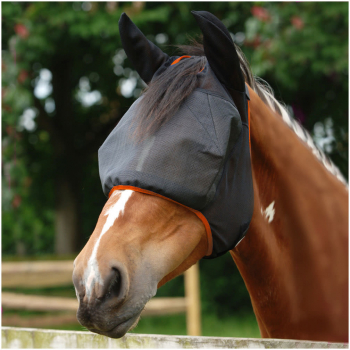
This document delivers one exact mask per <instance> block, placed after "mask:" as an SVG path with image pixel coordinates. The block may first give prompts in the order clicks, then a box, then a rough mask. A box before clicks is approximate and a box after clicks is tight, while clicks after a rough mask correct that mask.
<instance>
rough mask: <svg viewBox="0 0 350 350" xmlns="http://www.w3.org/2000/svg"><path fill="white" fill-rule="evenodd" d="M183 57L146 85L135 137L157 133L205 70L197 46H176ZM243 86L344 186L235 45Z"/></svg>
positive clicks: (344, 181) (334, 170)
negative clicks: (258, 98)
mask: <svg viewBox="0 0 350 350" xmlns="http://www.w3.org/2000/svg"><path fill="white" fill-rule="evenodd" d="M176 47H177V48H178V49H179V50H180V51H181V53H182V54H183V55H189V56H192V57H191V58H189V59H185V60H182V61H181V64H175V65H173V66H170V67H169V68H170V69H169V68H168V69H166V74H160V75H159V76H158V77H157V78H156V79H154V80H152V82H151V83H150V84H149V85H148V87H147V88H146V89H145V90H144V91H143V93H142V100H141V102H140V104H139V108H138V111H139V112H138V114H139V117H140V118H139V120H138V122H139V124H138V127H137V129H136V130H137V133H138V135H146V134H148V133H150V132H152V131H155V130H157V129H158V128H159V127H160V126H161V125H162V124H163V123H164V122H166V121H167V120H169V119H170V118H171V117H172V116H173V115H174V114H175V112H176V111H177V110H178V108H179V107H180V105H181V104H182V102H183V101H184V100H185V99H186V98H187V97H188V96H189V95H190V94H191V93H192V91H193V90H194V89H195V88H196V87H197V86H198V78H197V73H198V72H199V71H200V70H201V69H202V68H203V67H204V66H205V64H206V61H207V59H206V57H205V53H204V48H203V45H202V44H201V43H199V42H198V41H195V40H193V39H192V40H191V45H177V46H176ZM235 47H236V51H237V54H238V57H239V60H240V66H241V70H242V73H243V76H244V79H245V82H246V83H247V84H248V85H249V86H250V87H251V88H252V89H253V90H254V91H255V92H256V93H257V95H258V96H259V97H260V98H261V99H262V101H263V102H264V103H265V104H266V105H267V106H268V107H269V108H270V109H271V110H272V111H273V112H275V113H277V114H278V115H280V116H281V117H282V120H283V121H284V122H285V123H286V124H287V125H288V126H289V128H290V129H292V130H293V131H294V132H295V134H296V135H297V136H298V137H299V139H300V140H302V141H303V142H305V143H306V145H307V146H308V148H309V149H310V150H311V151H312V153H313V154H314V155H315V156H316V158H317V159H318V160H319V161H320V162H321V163H322V164H323V165H324V166H325V168H326V169H327V170H328V171H329V172H330V173H331V174H333V175H334V176H336V177H337V178H338V179H339V180H340V181H341V182H342V183H343V184H344V185H345V186H347V181H346V180H345V178H344V176H343V174H342V173H341V172H340V170H339V169H338V167H337V166H336V165H335V164H334V163H333V162H332V161H331V160H330V159H329V157H328V156H327V155H326V154H325V153H324V152H323V151H322V150H321V149H320V148H319V147H318V146H317V145H316V144H315V142H314V140H313V139H312V137H311V135H310V133H309V132H308V131H307V130H306V129H305V128H304V127H303V126H302V125H301V124H300V123H299V122H298V121H297V120H296V119H295V118H294V117H293V116H292V115H291V113H290V112H289V111H288V109H287V107H286V106H285V105H284V104H282V103H280V102H279V101H278V100H277V99H276V97H275V96H274V92H273V90H272V88H271V87H270V85H269V84H268V83H267V82H266V81H264V80H263V79H261V78H259V77H257V76H254V75H253V73H252V71H251V68H250V65H249V63H248V61H247V59H246V57H245V56H244V54H243V52H242V50H241V49H240V47H239V46H238V45H236V44H235Z"/></svg>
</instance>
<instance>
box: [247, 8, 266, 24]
mask: <svg viewBox="0 0 350 350" xmlns="http://www.w3.org/2000/svg"><path fill="white" fill-rule="evenodd" d="M251 12H252V14H253V16H254V17H256V18H257V19H260V20H261V21H263V22H267V21H269V20H270V19H271V16H270V14H269V12H268V11H267V10H266V9H265V8H263V7H261V6H253V7H252V8H251Z"/></svg>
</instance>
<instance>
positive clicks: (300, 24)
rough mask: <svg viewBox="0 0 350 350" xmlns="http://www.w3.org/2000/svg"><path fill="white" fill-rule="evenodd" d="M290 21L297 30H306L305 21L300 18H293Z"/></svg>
mask: <svg viewBox="0 0 350 350" xmlns="http://www.w3.org/2000/svg"><path fill="white" fill-rule="evenodd" d="M290 21H291V23H292V25H293V26H294V27H295V28H296V29H299V30H300V29H303V28H304V21H303V20H302V19H301V18H300V17H298V16H293V17H292V18H291V20H290Z"/></svg>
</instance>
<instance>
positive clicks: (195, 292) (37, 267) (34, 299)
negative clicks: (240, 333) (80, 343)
mask: <svg viewBox="0 0 350 350" xmlns="http://www.w3.org/2000/svg"><path fill="white" fill-rule="evenodd" d="M72 273H73V261H35V262H29V261H28V262H27V261H25V262H4V263H2V287H5V288H17V287H20V288H44V287H55V286H61V285H71V284H72ZM1 303H2V307H3V308H4V309H16V310H33V311H67V312H74V313H75V312H76V311H77V309H78V301H77V299H76V298H64V297H53V296H39V295H28V294H19V293H13V292H11V293H10V292H3V293H2V301H1ZM183 312H186V314H187V334H188V335H201V315H200V295H199V267H198V264H197V265H194V266H192V267H191V268H190V269H189V270H188V271H186V272H185V297H184V298H182V297H178V298H161V297H157V298H153V299H151V300H150V301H149V302H148V303H147V305H146V307H145V309H144V311H143V315H144V316H151V315H168V314H177V313H183ZM65 317H67V316H65ZM3 321H4V320H3ZM10 324H12V323H10Z"/></svg>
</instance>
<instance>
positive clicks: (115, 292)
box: [105, 267, 122, 298]
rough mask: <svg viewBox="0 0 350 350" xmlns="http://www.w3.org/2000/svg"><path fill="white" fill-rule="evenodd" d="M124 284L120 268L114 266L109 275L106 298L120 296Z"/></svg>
mask: <svg viewBox="0 0 350 350" xmlns="http://www.w3.org/2000/svg"><path fill="white" fill-rule="evenodd" d="M121 285H122V276H121V273H120V271H119V270H118V269H116V268H115V267H113V268H112V272H111V275H110V277H109V284H108V285H107V286H108V289H107V291H106V294H105V297H106V298H115V297H119V296H120V290H121Z"/></svg>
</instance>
